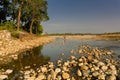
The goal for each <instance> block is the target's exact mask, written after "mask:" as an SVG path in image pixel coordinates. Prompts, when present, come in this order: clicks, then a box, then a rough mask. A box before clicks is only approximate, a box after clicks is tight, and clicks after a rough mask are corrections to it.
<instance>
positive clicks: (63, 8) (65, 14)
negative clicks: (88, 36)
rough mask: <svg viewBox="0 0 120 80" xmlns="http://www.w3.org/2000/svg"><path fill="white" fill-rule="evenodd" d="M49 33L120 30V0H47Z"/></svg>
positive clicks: (45, 24)
mask: <svg viewBox="0 0 120 80" xmlns="http://www.w3.org/2000/svg"><path fill="white" fill-rule="evenodd" d="M47 1H48V16H49V17H50V20H49V21H46V22H43V23H42V25H43V28H44V32H47V33H105V32H120V0H47Z"/></svg>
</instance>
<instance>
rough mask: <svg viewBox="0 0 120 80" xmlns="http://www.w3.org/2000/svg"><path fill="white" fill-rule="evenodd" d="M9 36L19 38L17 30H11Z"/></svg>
mask: <svg viewBox="0 0 120 80" xmlns="http://www.w3.org/2000/svg"><path fill="white" fill-rule="evenodd" d="M11 36H12V37H14V38H19V36H20V35H19V33H18V32H12V33H11Z"/></svg>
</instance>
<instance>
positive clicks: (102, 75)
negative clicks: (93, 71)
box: [98, 74, 106, 80]
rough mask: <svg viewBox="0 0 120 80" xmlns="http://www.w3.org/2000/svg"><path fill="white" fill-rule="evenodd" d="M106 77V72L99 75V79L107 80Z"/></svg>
mask: <svg viewBox="0 0 120 80" xmlns="http://www.w3.org/2000/svg"><path fill="white" fill-rule="evenodd" d="M105 77H106V75H105V74H101V75H99V76H98V79H100V80H105Z"/></svg>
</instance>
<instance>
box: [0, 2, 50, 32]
mask: <svg viewBox="0 0 120 80" xmlns="http://www.w3.org/2000/svg"><path fill="white" fill-rule="evenodd" d="M47 5H48V3H47V1H46V0H0V15H2V16H0V24H4V23H5V22H8V21H10V22H13V24H14V25H15V26H13V27H14V28H17V29H16V30H17V31H19V30H20V29H24V30H25V31H27V32H30V34H32V33H35V34H40V33H42V31H43V28H42V25H41V22H42V21H47V20H49V17H48V14H47Z"/></svg>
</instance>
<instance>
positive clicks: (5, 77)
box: [0, 75, 8, 80]
mask: <svg viewBox="0 0 120 80" xmlns="http://www.w3.org/2000/svg"><path fill="white" fill-rule="evenodd" d="M7 79H8V76H7V75H0V80H7Z"/></svg>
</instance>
